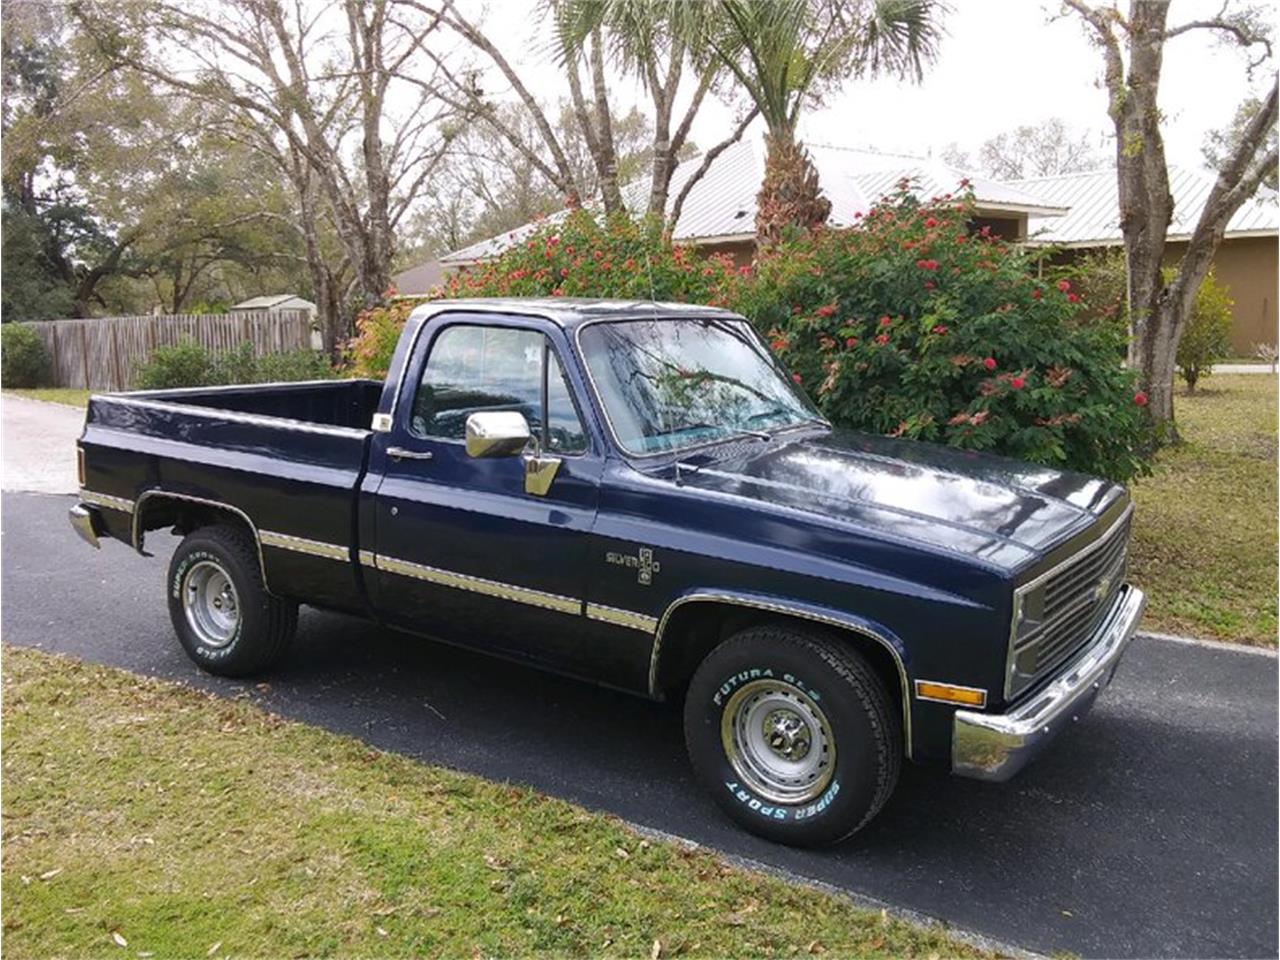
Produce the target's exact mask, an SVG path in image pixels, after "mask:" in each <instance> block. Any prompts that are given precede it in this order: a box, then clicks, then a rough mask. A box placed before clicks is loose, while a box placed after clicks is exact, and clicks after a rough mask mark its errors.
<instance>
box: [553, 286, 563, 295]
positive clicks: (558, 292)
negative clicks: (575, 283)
mask: <svg viewBox="0 0 1280 960" xmlns="http://www.w3.org/2000/svg"><path fill="white" fill-rule="evenodd" d="M551 295H552V296H553V297H563V296H564V291H563V290H561V289H560V288H559V287H556V288H555V289H554V290H552V291H551Z"/></svg>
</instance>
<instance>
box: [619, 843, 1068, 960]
mask: <svg viewBox="0 0 1280 960" xmlns="http://www.w3.org/2000/svg"><path fill="white" fill-rule="evenodd" d="M623 823H625V824H626V825H627V826H628V827H629V828H630V829H632V830H634V831H635V832H636V833H638V834H640V836H642V837H645V838H647V839H650V840H658V841H661V842H663V843H672V844H675V845H676V846H679V847H683V848H685V849H686V850H701V851H704V852H706V853H709V854H711V855H712V856H714V857H716V858H718V859H720V860H723V861H724V862H725V863H728V864H731V865H733V866H735V867H739V868H741V869H743V870H750V871H752V872H754V873H763V874H766V875H768V876H771V877H777V878H778V879H779V880H784V881H786V882H787V883H790V884H793V885H794V886H798V887H804V888H806V889H809V890H815V891H817V892H819V893H825V894H829V895H830V896H833V897H838V898H839V899H841V900H845V901H847V902H849V903H851V904H853V905H854V906H855V907H861V908H862V909H864V910H871V911H877V910H878V911H880V912H881V913H884V914H887V915H888V916H890V917H892V918H893V919H895V920H901V921H903V922H904V923H909V924H911V925H912V926H915V927H921V928H923V929H927V930H937V931H938V932H940V933H945V934H946V935H947V936H949V937H953V938H954V939H956V940H959V941H960V942H961V943H964V944H967V945H969V946H971V947H976V948H977V949H979V950H985V951H987V952H988V953H995V954H998V955H1000V956H1004V957H1016V958H1018V960H1046V955H1045V954H1041V953H1034V952H1033V951H1030V950H1027V949H1026V948H1024V947H1018V946H1014V945H1013V944H1011V943H1006V942H1004V941H1003V940H997V939H996V938H994V937H988V936H986V935H985V934H982V933H976V932H974V931H972V930H965V929H964V928H962V927H956V926H952V925H951V924H949V923H946V922H944V921H942V920H939V919H938V918H937V917H931V916H929V915H928V914H927V913H920V912H919V911H916V910H910V909H908V908H906V907H895V906H893V905H892V904H889V903H885V902H884V901H883V900H877V899H875V898H874V897H868V896H864V895H862V894H860V893H852V892H850V891H848V890H842V889H841V888H840V887H837V886H833V885H832V884H829V883H825V882H823V881H822V880H814V879H813V878H812V877H806V876H804V875H803V874H799V873H793V872H791V871H790V870H784V869H783V868H782V867H775V866H772V865H770V864H767V863H762V862H761V861H759V860H752V859H751V858H749V857H740V856H737V855H735V854H732V853H725V852H724V851H722V850H718V849H717V848H715V847H710V846H707V845H706V844H702V843H698V842H697V841H696V840H690V839H689V838H687V837H682V836H680V835H679V834H676V833H667V831H665V830H657V829H655V828H653V827H645V826H641V825H640V824H638V823H632V822H631V821H629V820H624V821H623Z"/></svg>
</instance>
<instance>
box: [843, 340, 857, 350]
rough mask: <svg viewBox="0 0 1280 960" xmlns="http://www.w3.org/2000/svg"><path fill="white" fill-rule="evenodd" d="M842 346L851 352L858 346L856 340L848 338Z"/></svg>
mask: <svg viewBox="0 0 1280 960" xmlns="http://www.w3.org/2000/svg"><path fill="white" fill-rule="evenodd" d="M844 345H845V346H846V347H848V348H849V349H850V350H852V349H853V348H854V347H856V346H857V345H858V338H857V337H850V338H849V339H848V340H846V341H845V342H844Z"/></svg>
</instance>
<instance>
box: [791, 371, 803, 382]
mask: <svg viewBox="0 0 1280 960" xmlns="http://www.w3.org/2000/svg"><path fill="white" fill-rule="evenodd" d="M791 379H792V381H793V382H795V383H803V382H804V378H803V377H801V376H800V374H798V373H793V374H792V375H791Z"/></svg>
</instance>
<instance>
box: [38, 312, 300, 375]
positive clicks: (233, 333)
mask: <svg viewBox="0 0 1280 960" xmlns="http://www.w3.org/2000/svg"><path fill="white" fill-rule="evenodd" d="M29 326H30V327H31V328H32V329H33V330H35V331H36V333H38V334H39V335H40V339H42V340H43V341H44V345H45V347H47V348H48V350H49V356H50V358H51V360H52V368H53V384H52V385H53V386H55V387H79V388H84V389H89V390H128V389H130V388H131V387H132V386H133V383H134V377H135V375H136V373H137V370H138V367H139V366H140V365H141V364H143V363H145V362H146V360H147V358H148V357H149V356H150V355H151V351H153V350H154V349H155V348H156V347H159V346H165V345H174V344H178V343H181V342H183V341H186V340H190V341H194V342H195V343H198V344H200V346H202V347H204V348H205V349H206V350H209V351H210V352H212V353H214V354H223V353H226V352H227V351H229V350H231V349H233V348H235V347H237V346H239V345H240V344H242V343H245V342H248V343H252V344H253V348H254V353H256V354H257V355H259V356H261V355H262V354H265V353H281V352H285V351H289V350H306V349H310V347H311V317H310V315H309V313H308V312H307V311H305V310H282V311H279V312H277V313H268V312H267V311H265V310H259V311H253V312H246V313H222V314H214V313H185V314H178V315H175V316H142V317H99V318H97V319H93V320H44V321H40V322H37V323H31V324H29Z"/></svg>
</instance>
